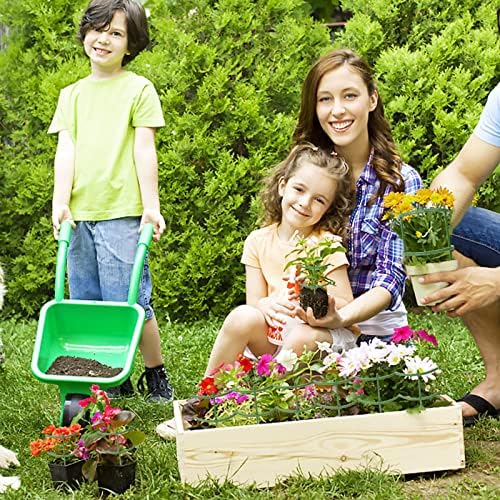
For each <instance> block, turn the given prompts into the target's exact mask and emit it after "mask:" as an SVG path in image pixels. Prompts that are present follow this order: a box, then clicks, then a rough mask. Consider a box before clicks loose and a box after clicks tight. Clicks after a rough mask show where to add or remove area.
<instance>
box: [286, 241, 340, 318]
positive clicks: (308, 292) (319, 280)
mask: <svg viewBox="0 0 500 500" xmlns="http://www.w3.org/2000/svg"><path fill="white" fill-rule="evenodd" d="M345 251H346V250H345V248H344V247H343V246H342V243H341V239H340V238H339V237H334V236H328V237H324V238H322V239H318V238H316V237H314V236H313V237H309V238H304V237H300V238H298V239H297V242H296V244H295V248H294V249H293V250H292V251H291V252H290V253H289V254H288V255H287V256H286V257H287V258H288V257H290V256H294V255H295V256H296V257H295V258H294V259H293V260H290V261H289V262H288V263H287V264H286V266H285V270H286V269H288V268H290V267H291V266H296V269H297V272H296V276H298V274H297V273H300V277H299V280H298V281H299V282H298V283H297V281H296V280H294V283H293V287H294V291H296V292H297V293H299V298H300V307H302V309H304V311H306V310H307V308H308V307H310V308H311V309H312V311H313V314H314V317H315V318H317V319H319V318H322V317H323V316H325V315H326V313H327V312H328V294H327V292H326V286H327V285H335V282H334V281H333V280H332V279H330V278H328V274H329V273H330V271H332V270H333V265H332V264H329V263H327V262H325V259H326V258H327V257H328V256H329V255H332V254H334V253H336V252H345ZM300 278H303V282H302V285H301V284H300V281H301V279H300ZM289 283H290V282H289Z"/></svg>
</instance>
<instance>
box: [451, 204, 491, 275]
mask: <svg viewBox="0 0 500 500" xmlns="http://www.w3.org/2000/svg"><path fill="white" fill-rule="evenodd" d="M451 242H452V244H453V245H454V246H455V250H457V251H458V252H460V253H461V254H462V255H465V256H466V257H469V259H472V260H473V261H474V262H476V264H477V265H479V266H481V267H498V266H500V214H499V213H497V212H492V211H491V210H485V209H484V208H476V207H472V208H469V210H467V212H466V213H465V215H464V218H463V219H462V220H461V221H460V224H459V225H458V226H457V227H456V228H455V230H454V231H453V235H452V237H451Z"/></svg>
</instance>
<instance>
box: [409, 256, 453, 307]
mask: <svg viewBox="0 0 500 500" xmlns="http://www.w3.org/2000/svg"><path fill="white" fill-rule="evenodd" d="M405 268H406V274H408V276H409V277H410V279H411V286H412V287H413V292H414V293H415V298H416V299H417V304H418V305H419V306H433V305H435V304H437V303H438V302H437V301H436V302H429V303H428V304H422V302H421V301H422V299H423V298H424V297H425V296H426V295H430V294H431V293H434V292H436V291H438V290H441V289H442V288H446V287H447V286H448V285H449V283H446V282H445V281H439V282H438V283H427V284H424V283H419V281H418V280H419V278H420V277H421V276H423V275H425V274H430V273H438V272H444V271H455V270H456V269H457V268H458V262H457V261H456V260H446V261H444V262H430V263H428V264H420V265H416V266H408V265H407V266H405Z"/></svg>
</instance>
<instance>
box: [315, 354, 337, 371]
mask: <svg viewBox="0 0 500 500" xmlns="http://www.w3.org/2000/svg"><path fill="white" fill-rule="evenodd" d="M341 359H342V355H341V354H339V353H338V352H330V353H329V354H328V355H327V356H325V358H324V359H323V366H322V367H321V368H319V369H318V371H319V373H323V372H324V371H325V370H326V369H327V368H329V367H330V366H331V365H333V364H338V363H339V361H340V360H341Z"/></svg>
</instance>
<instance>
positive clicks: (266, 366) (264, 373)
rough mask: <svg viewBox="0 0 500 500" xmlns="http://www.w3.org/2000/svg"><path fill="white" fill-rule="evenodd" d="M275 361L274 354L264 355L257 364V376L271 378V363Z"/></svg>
mask: <svg viewBox="0 0 500 500" xmlns="http://www.w3.org/2000/svg"><path fill="white" fill-rule="evenodd" d="M272 360H273V356H272V354H263V355H262V356H261V357H260V359H259V362H258V363H257V374H258V375H259V376H260V377H269V375H271V366H270V363H271V361H272Z"/></svg>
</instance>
